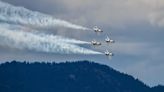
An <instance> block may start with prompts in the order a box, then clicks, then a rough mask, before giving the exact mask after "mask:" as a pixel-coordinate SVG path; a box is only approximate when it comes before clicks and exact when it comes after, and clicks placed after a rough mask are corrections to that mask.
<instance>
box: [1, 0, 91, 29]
mask: <svg viewBox="0 0 164 92" xmlns="http://www.w3.org/2000/svg"><path fill="white" fill-rule="evenodd" d="M0 21H3V22H6V23H12V24H21V25H26V26H33V27H40V28H50V27H52V28H53V27H56V26H61V27H67V28H73V29H80V30H89V29H88V28H85V27H82V26H79V25H75V24H72V23H70V22H67V21H64V20H60V19H55V18H54V17H52V16H50V15H46V14H42V13H39V12H36V11H31V10H28V9H26V8H24V7H17V6H13V5H11V4H8V3H5V2H2V1H0Z"/></svg>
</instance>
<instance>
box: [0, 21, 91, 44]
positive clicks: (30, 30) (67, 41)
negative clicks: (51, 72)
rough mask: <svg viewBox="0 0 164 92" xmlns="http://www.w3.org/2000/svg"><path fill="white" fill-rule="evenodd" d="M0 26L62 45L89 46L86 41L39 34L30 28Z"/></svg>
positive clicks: (8, 25) (9, 25)
mask: <svg viewBox="0 0 164 92" xmlns="http://www.w3.org/2000/svg"><path fill="white" fill-rule="evenodd" d="M0 26H2V27H3V28H7V29H9V30H23V31H28V32H31V33H33V34H36V35H38V36H41V37H44V38H47V39H49V40H52V41H53V40H54V41H55V40H58V41H60V42H64V43H70V44H90V42H86V41H81V40H75V39H70V38H65V37H62V36H56V35H55V36H54V35H52V34H44V33H40V32H39V31H37V30H33V29H30V28H27V27H23V26H20V25H13V24H12V25H11V24H7V23H0Z"/></svg>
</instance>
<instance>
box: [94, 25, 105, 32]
mask: <svg viewBox="0 0 164 92" xmlns="http://www.w3.org/2000/svg"><path fill="white" fill-rule="evenodd" d="M93 30H94V31H95V32H96V33H98V32H103V31H102V30H101V29H100V28H98V27H97V26H95V27H93Z"/></svg>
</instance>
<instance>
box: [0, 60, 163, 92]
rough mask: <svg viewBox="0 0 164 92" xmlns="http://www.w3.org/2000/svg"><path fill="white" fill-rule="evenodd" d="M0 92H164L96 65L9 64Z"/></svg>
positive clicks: (4, 66) (0, 81)
mask: <svg viewBox="0 0 164 92" xmlns="http://www.w3.org/2000/svg"><path fill="white" fill-rule="evenodd" d="M0 75H1V78H0V92H11V91H14V92H35V91H40V92H54V91H55V92H77V91H78V92H110V91H111V92H164V86H156V87H152V88H151V87H149V86H147V85H146V84H144V83H143V82H141V81H140V80H139V79H135V78H134V77H132V76H130V75H128V74H125V73H121V72H119V71H116V70H114V69H113V68H111V67H109V66H107V65H102V64H98V63H94V62H89V61H87V60H85V61H79V62H65V63H37V62H34V63H28V62H17V61H12V62H10V63H9V62H7V63H3V64H1V65H0Z"/></svg>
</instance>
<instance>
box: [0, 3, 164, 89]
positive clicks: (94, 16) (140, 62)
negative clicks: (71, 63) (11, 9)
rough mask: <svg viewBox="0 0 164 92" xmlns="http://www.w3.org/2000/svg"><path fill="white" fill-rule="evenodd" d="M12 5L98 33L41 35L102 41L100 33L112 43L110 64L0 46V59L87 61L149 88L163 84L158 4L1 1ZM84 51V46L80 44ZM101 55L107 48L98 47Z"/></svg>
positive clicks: (163, 24) (163, 17) (163, 26)
mask: <svg viewBox="0 0 164 92" xmlns="http://www.w3.org/2000/svg"><path fill="white" fill-rule="evenodd" d="M2 1H4V2H8V3H10V4H13V5H15V6H23V7H25V8H27V9H30V10H33V11H39V12H42V13H45V14H49V15H51V16H53V17H55V18H59V19H63V20H66V21H69V22H72V23H74V24H78V25H82V26H85V27H89V28H92V27H93V26H94V25H97V26H99V27H100V28H101V29H102V30H104V33H103V34H101V35H96V34H95V33H94V32H91V31H83V30H72V29H62V28H61V29H60V28H59V29H49V30H45V32H47V33H52V34H54V35H61V36H65V37H69V38H75V39H78V40H85V41H91V40H93V39H97V40H100V41H101V40H103V39H104V37H105V36H106V34H109V33H110V34H111V35H110V36H111V38H113V39H115V40H116V43H115V44H113V45H112V46H110V49H111V50H112V51H113V52H114V53H115V56H114V57H113V58H112V60H109V59H108V58H107V57H105V56H102V55H101V56H99V55H89V56H85V55H56V54H55V55H54V54H48V53H38V52H33V51H26V50H17V49H13V48H7V47H4V46H0V60H1V61H2V62H4V61H10V60H22V61H24V60H29V61H36V60H41V61H65V60H92V61H95V62H98V63H103V64H107V65H109V66H111V67H112V68H114V69H117V70H119V71H121V72H125V73H128V74H131V75H133V76H134V77H136V78H139V79H140V80H142V81H143V82H144V83H146V84H148V85H150V86H154V85H157V84H163V85H164V72H163V70H164V61H163V60H164V57H163V52H164V48H163V46H164V36H163V34H164V31H163V30H164V12H163V11H164V1H163V0H2ZM86 47H88V46H86ZM89 48H92V49H94V50H97V51H102V52H104V50H105V49H106V48H107V49H108V48H109V46H107V45H104V46H102V47H99V48H94V47H89Z"/></svg>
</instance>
